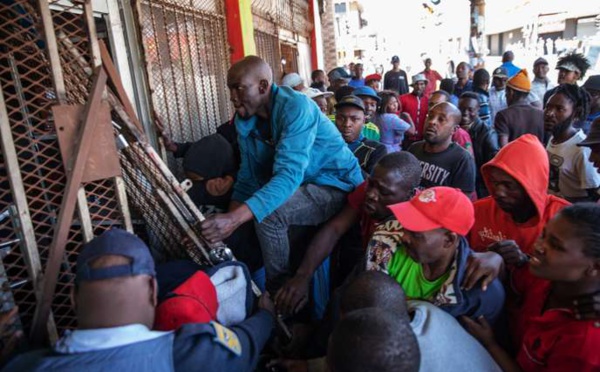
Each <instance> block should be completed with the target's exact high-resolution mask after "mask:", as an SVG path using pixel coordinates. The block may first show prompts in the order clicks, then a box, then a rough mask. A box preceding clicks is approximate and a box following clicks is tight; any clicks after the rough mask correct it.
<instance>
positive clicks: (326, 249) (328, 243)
mask: <svg viewBox="0 0 600 372" xmlns="http://www.w3.org/2000/svg"><path fill="white" fill-rule="evenodd" d="M358 216H359V213H358V211H357V210H356V209H354V208H352V207H351V206H349V205H346V206H345V207H344V209H342V211H341V212H340V213H338V214H337V215H336V216H334V217H333V218H332V219H331V220H329V222H327V223H326V224H325V226H323V227H322V228H321V229H320V230H319V231H318V232H317V234H316V235H315V237H314V238H313V239H312V241H311V242H310V244H309V246H308V248H307V249H306V253H304V257H303V258H302V263H301V264H300V267H299V268H298V270H297V271H296V274H295V275H294V277H293V278H292V279H290V280H289V281H288V282H287V283H285V285H284V286H283V287H282V288H281V289H280V290H279V291H278V292H277V295H276V296H275V303H276V304H277V308H278V310H279V311H281V312H283V313H284V314H292V313H295V312H297V311H299V310H300V309H301V308H302V307H304V305H305V304H306V301H307V300H308V297H307V293H308V285H309V283H310V279H311V278H312V275H313V274H314V272H315V270H317V268H318V267H319V265H321V263H323V261H324V260H325V258H327V257H328V256H329V255H330V254H331V251H333V248H334V247H335V245H336V243H337V242H338V241H339V240H340V238H341V237H342V235H344V234H345V233H346V232H347V231H348V230H349V229H350V228H351V227H352V226H353V225H354V224H355V223H356V222H358Z"/></svg>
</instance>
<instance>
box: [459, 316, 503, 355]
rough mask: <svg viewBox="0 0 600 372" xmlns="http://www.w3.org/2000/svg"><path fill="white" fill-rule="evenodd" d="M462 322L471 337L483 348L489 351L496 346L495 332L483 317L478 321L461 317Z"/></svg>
mask: <svg viewBox="0 0 600 372" xmlns="http://www.w3.org/2000/svg"><path fill="white" fill-rule="evenodd" d="M460 320H461V322H462V323H463V324H464V325H465V328H466V329H467V331H468V332H469V333H470V334H471V336H473V337H475V338H476V339H477V340H478V341H479V342H480V343H481V345H483V347H485V348H486V349H489V348H490V347H491V346H494V345H496V339H495V338H494V331H493V330H492V327H491V326H490V324H489V323H488V322H487V320H485V318H484V317H483V315H482V316H480V317H479V318H477V320H473V319H471V318H469V317H466V316H462V317H460Z"/></svg>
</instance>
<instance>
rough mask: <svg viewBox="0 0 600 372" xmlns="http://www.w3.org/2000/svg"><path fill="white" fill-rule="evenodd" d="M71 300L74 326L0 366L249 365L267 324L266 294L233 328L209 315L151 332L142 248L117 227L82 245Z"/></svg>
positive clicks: (151, 301) (270, 320)
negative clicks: (255, 309)
mask: <svg viewBox="0 0 600 372" xmlns="http://www.w3.org/2000/svg"><path fill="white" fill-rule="evenodd" d="M75 283H76V285H75V289H74V293H73V296H72V298H73V299H74V302H75V303H74V304H73V305H74V307H75V309H76V312H77V323H78V329H76V330H74V331H72V332H70V331H67V332H66V334H65V335H64V336H63V337H62V338H61V339H60V340H59V341H58V342H57V344H56V345H55V346H54V348H53V349H52V350H41V351H35V352H30V353H27V354H24V355H20V356H17V357H16V358H15V359H14V360H12V361H11V363H9V364H8V365H7V366H6V368H5V369H4V370H6V371H47V370H53V371H55V370H56V371H60V370H81V371H83V370H85V371H86V372H93V371H111V372H114V371H192V370H198V369H202V370H203V371H252V370H254V368H255V366H256V364H257V361H258V357H259V353H260V351H261V350H262V348H263V346H264V345H265V343H266V342H267V340H268V338H269V336H270V334H271V331H272V330H273V327H274V317H273V313H274V307H273V303H272V301H271V300H270V299H269V298H268V296H262V297H261V298H260V300H259V304H258V306H259V308H260V309H259V310H258V312H256V313H255V314H254V315H253V316H251V317H249V318H247V319H246V320H245V321H243V322H242V323H240V324H238V325H237V326H234V327H231V328H227V327H224V326H222V325H220V324H219V323H216V322H214V321H211V322H209V323H203V324H198V323H196V324H184V325H183V326H182V327H181V328H179V330H177V331H175V332H162V331H153V330H152V327H153V324H154V319H155V306H156V304H157V293H158V286H157V284H156V279H155V268H154V261H153V259H152V257H151V255H150V251H149V250H148V247H147V246H146V245H145V244H144V242H142V241H141V240H140V239H139V238H137V237H136V236H134V235H132V234H130V233H128V232H126V231H123V230H119V229H113V230H110V231H107V232H105V233H104V234H102V235H101V236H99V237H97V238H95V239H94V240H92V241H91V242H89V243H88V244H86V245H85V246H84V248H83V250H82V252H81V254H80V255H79V257H78V258H77V274H76V278H75Z"/></svg>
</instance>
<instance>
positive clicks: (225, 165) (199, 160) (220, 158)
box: [182, 133, 235, 180]
mask: <svg viewBox="0 0 600 372" xmlns="http://www.w3.org/2000/svg"><path fill="white" fill-rule="evenodd" d="M182 165H183V170H184V171H186V172H194V173H196V174H197V175H198V176H201V177H203V178H204V179H207V180H209V179H212V178H217V177H224V176H226V175H232V174H234V172H235V155H234V153H233V148H232V147H231V144H229V142H227V140H226V139H225V137H223V136H221V135H220V134H217V133H215V134H211V135H210V136H206V137H203V138H201V139H200V140H199V141H197V142H195V143H194V144H192V145H191V146H190V148H189V149H188V150H187V152H186V153H185V156H184V157H183V164H182Z"/></svg>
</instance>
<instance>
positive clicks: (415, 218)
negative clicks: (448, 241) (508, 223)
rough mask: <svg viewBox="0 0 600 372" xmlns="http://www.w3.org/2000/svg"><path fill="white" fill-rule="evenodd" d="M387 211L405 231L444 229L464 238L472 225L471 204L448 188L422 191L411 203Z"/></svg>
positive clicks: (458, 193) (467, 199) (392, 207)
mask: <svg viewBox="0 0 600 372" xmlns="http://www.w3.org/2000/svg"><path fill="white" fill-rule="evenodd" d="M389 208H390V210H391V211H392V213H393V214H394V216H396V219H397V220H398V222H400V224H401V225H402V226H403V227H404V228H405V229H407V230H409V231H416V232H423V231H429V230H435V229H440V228H444V229H446V230H450V231H452V232H455V233H457V234H459V235H463V236H464V235H467V233H468V232H469V230H471V227H473V224H474V223H475V210H474V209H473V203H472V202H471V200H469V198H468V197H467V196H466V195H465V194H464V193H463V192H462V191H460V190H459V189H455V188H452V187H445V186H439V187H432V188H430V189H425V190H423V191H422V192H421V193H419V194H418V195H416V196H415V197H413V198H412V199H411V200H409V201H407V202H404V203H399V204H395V205H392V206H390V207H389Z"/></svg>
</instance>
